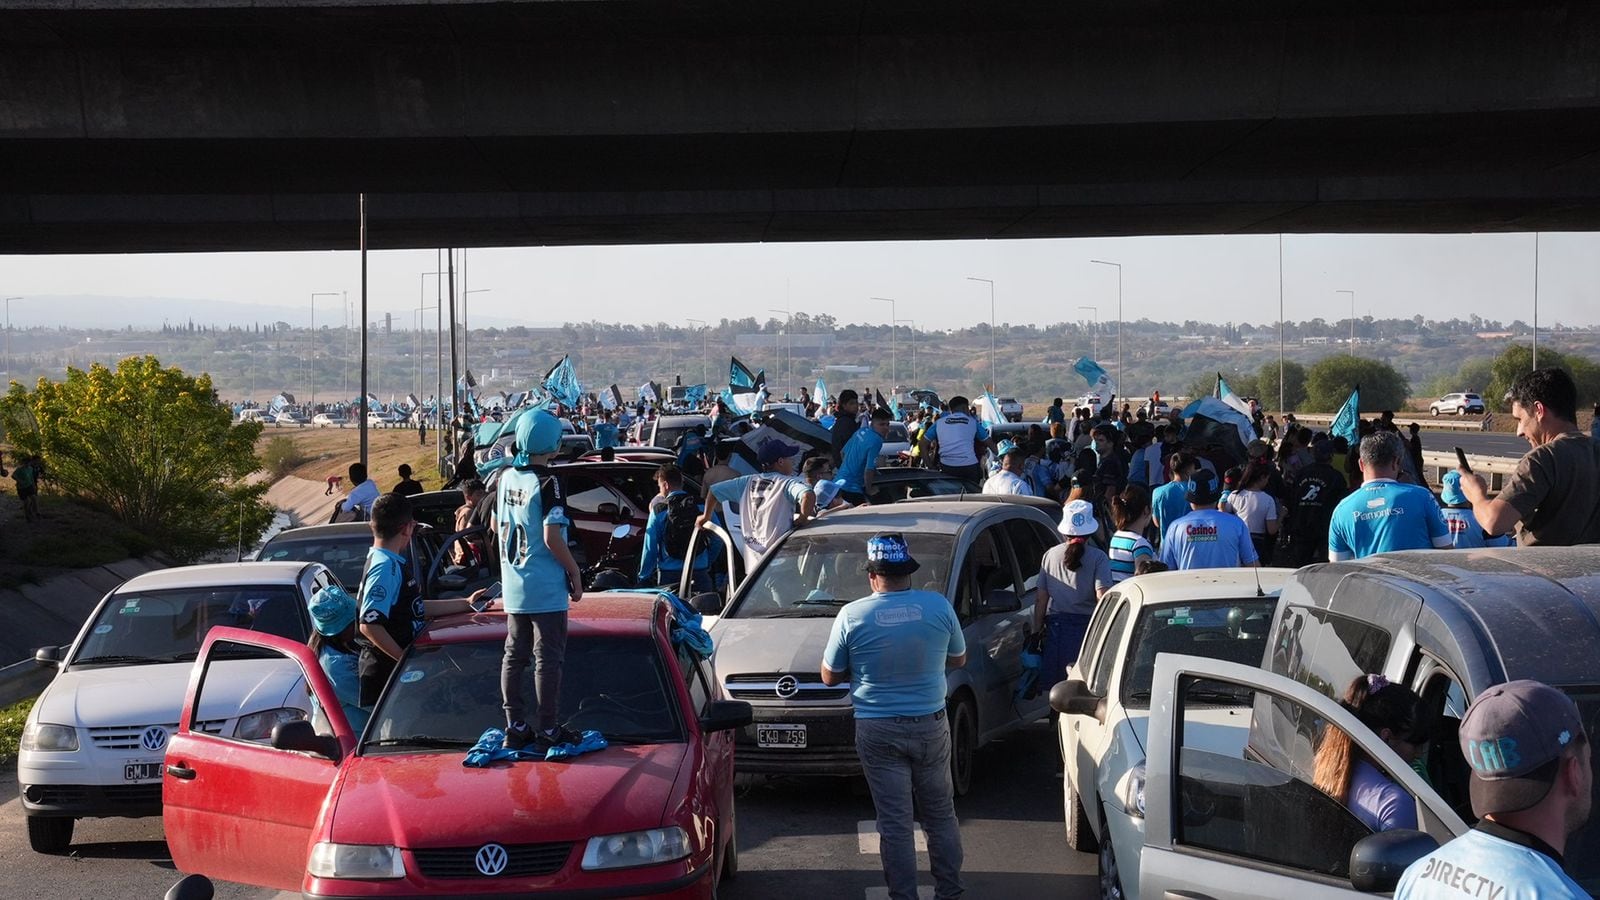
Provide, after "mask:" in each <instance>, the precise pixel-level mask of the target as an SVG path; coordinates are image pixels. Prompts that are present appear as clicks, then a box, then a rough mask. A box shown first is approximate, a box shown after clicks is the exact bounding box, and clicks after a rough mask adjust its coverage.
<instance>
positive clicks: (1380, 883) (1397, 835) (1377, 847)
mask: <svg viewBox="0 0 1600 900" xmlns="http://www.w3.org/2000/svg"><path fill="white" fill-rule="evenodd" d="M1437 849H1439V842H1438V841H1436V840H1434V839H1433V838H1432V837H1431V836H1429V835H1426V834H1424V833H1422V832H1420V831H1413V830H1411V829H1409V828H1396V829H1394V830H1393V831H1380V832H1378V833H1377V834H1369V835H1367V836H1366V837H1364V838H1362V839H1361V840H1359V841H1356V845H1355V846H1354V847H1352V848H1350V884H1351V886H1352V887H1354V888H1355V889H1356V890H1358V891H1361V892H1362V893H1364V894H1388V893H1392V892H1393V891H1394V889H1395V888H1396V887H1398V886H1399V884H1400V874H1401V873H1402V872H1404V871H1405V870H1406V867H1407V866H1409V865H1411V864H1412V863H1414V862H1416V861H1417V860H1419V859H1421V858H1423V857H1424V856H1427V855H1428V854H1429V853H1432V852H1433V851H1435V850H1437Z"/></svg>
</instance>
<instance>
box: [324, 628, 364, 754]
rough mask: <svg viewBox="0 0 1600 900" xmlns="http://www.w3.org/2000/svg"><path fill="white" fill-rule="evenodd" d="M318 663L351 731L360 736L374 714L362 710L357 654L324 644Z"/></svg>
mask: <svg viewBox="0 0 1600 900" xmlns="http://www.w3.org/2000/svg"><path fill="white" fill-rule="evenodd" d="M317 662H318V663H319V664H321V666H322V671H323V674H325V675H327V676H328V681H329V683H331V684H332V685H333V693H334V696H336V697H338V698H339V706H340V708H341V709H343V710H344V717H345V719H346V720H348V721H349V722H350V727H351V729H353V730H354V731H355V733H356V734H360V733H361V732H362V731H363V730H364V729H365V728H366V727H367V719H368V718H369V717H370V716H371V715H372V713H371V711H370V710H365V709H362V708H361V701H360V697H361V682H360V679H359V678H358V677H357V675H356V654H354V653H346V652H344V651H343V650H340V649H339V648H338V647H335V646H333V645H332V644H323V645H322V649H321V650H319V651H317Z"/></svg>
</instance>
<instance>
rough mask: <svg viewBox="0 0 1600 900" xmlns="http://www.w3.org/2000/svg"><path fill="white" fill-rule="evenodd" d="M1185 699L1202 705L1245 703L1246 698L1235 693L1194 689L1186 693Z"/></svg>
mask: <svg viewBox="0 0 1600 900" xmlns="http://www.w3.org/2000/svg"><path fill="white" fill-rule="evenodd" d="M1184 697H1185V698H1186V699H1189V700H1197V701H1199V702H1201V703H1244V702H1246V696H1245V695H1244V694H1242V693H1237V692H1234V691H1199V690H1195V689H1193V688H1190V689H1189V690H1187V691H1185V692H1184Z"/></svg>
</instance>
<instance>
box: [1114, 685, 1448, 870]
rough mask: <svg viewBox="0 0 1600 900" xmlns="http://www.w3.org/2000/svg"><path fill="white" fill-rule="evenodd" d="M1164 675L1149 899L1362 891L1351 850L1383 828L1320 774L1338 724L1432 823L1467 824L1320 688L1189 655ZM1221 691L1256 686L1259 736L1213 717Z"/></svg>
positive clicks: (1149, 806) (1153, 723)
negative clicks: (1320, 780)
mask: <svg viewBox="0 0 1600 900" xmlns="http://www.w3.org/2000/svg"><path fill="white" fill-rule="evenodd" d="M1152 684H1153V688H1154V696H1153V699H1152V706H1151V714H1150V727H1149V740H1148V748H1147V749H1148V757H1147V764H1146V781H1145V791H1144V811H1145V830H1144V848H1143V851H1142V853H1141V855H1140V857H1139V859H1138V866H1139V872H1138V884H1139V896H1141V897H1150V898H1163V900H1164V898H1169V897H1184V898H1189V900H1205V898H1212V897H1215V898H1221V897H1230V898H1239V900H1251V898H1261V900H1268V898H1273V900H1276V898H1282V897H1295V898H1296V900H1324V898H1353V897H1356V896H1362V895H1361V894H1360V892H1358V891H1356V890H1355V888H1354V887H1353V886H1352V885H1351V884H1350V881H1349V857H1350V850H1351V849H1352V848H1353V847H1354V845H1355V843H1356V842H1357V841H1359V840H1361V839H1362V838H1364V837H1366V836H1367V835H1368V834H1370V833H1371V831H1370V830H1369V829H1368V828H1367V826H1366V825H1364V824H1362V823H1361V821H1360V820H1359V819H1357V818H1356V817H1355V816H1354V815H1352V814H1351V813H1350V811H1349V810H1348V809H1346V808H1345V806H1344V804H1342V803H1340V802H1339V801H1337V800H1335V799H1334V798H1333V797H1332V796H1330V795H1329V794H1327V793H1325V792H1323V791H1322V790H1321V789H1319V788H1317V787H1316V786H1314V784H1313V781H1312V772H1313V767H1314V763H1315V757H1316V747H1317V746H1319V745H1320V744H1321V736H1322V735H1325V734H1326V733H1327V729H1331V728H1337V729H1340V730H1342V731H1343V732H1345V733H1346V734H1348V735H1349V736H1350V738H1351V739H1352V740H1353V741H1354V742H1355V745H1356V746H1357V747H1358V748H1359V749H1360V750H1361V751H1362V752H1363V753H1365V754H1366V757H1367V759H1369V760H1371V761H1372V762H1373V763H1374V764H1375V765H1376V766H1377V767H1378V768H1379V769H1380V770H1382V771H1383V773H1384V774H1385V775H1386V776H1387V777H1388V778H1389V779H1390V780H1391V781H1392V782H1394V783H1395V784H1397V785H1398V786H1399V787H1400V788H1401V789H1403V790H1404V791H1405V792H1406V793H1408V794H1410V795H1411V796H1412V797H1413V798H1414V799H1415V800H1416V801H1417V821H1418V824H1419V826H1420V830H1422V831H1425V832H1427V833H1428V834H1429V835H1431V836H1432V837H1433V838H1435V839H1436V840H1438V841H1439V842H1441V843H1442V842H1444V841H1447V840H1449V839H1450V838H1452V837H1454V836H1455V835H1457V834H1460V833H1462V832H1464V831H1465V830H1466V825H1465V824H1464V823H1463V822H1462V821H1461V819H1460V818H1459V817H1458V816H1457V815H1456V814H1455V813H1454V812H1452V811H1451V810H1450V808H1449V807H1448V805H1446V804H1445V803H1444V802H1443V801H1442V800H1441V799H1440V798H1439V797H1438V795H1437V794H1435V793H1434V792H1433V790H1432V789H1431V788H1429V787H1428V786H1427V784H1426V783H1425V782H1424V781H1423V780H1422V779H1421V777H1419V776H1418V775H1417V774H1416V773H1415V772H1413V771H1412V770H1411V768H1410V767H1409V766H1408V765H1407V764H1406V763H1405V761H1403V760H1402V759H1401V758H1400V757H1399V756H1397V755H1396V754H1395V753H1394V751H1393V750H1391V749H1389V747H1388V746H1387V745H1386V744H1384V743H1383V742H1382V741H1381V740H1379V739H1378V737H1377V736H1376V735H1375V734H1373V733H1372V732H1371V731H1370V730H1368V729H1367V728H1366V727H1365V726H1364V725H1362V724H1361V723H1360V721H1358V720H1357V719H1356V718H1355V716H1354V715H1352V714H1351V713H1350V712H1349V711H1348V710H1346V709H1345V708H1344V707H1342V706H1340V705H1339V704H1338V703H1337V702H1335V701H1334V700H1332V699H1331V698H1329V697H1327V696H1326V695H1324V694H1322V693H1320V692H1318V691H1317V690H1315V689H1313V688H1311V687H1308V686H1306V685H1303V684H1299V683H1296V682H1293V681H1290V680H1288V679H1286V678H1283V677H1281V676H1277V675H1273V674H1271V673H1269V672H1265V671H1262V670H1261V669H1257V668H1254V667H1251V666H1244V665H1240V664H1238V663H1230V662H1223V661H1220V660H1210V659H1201V658H1198V657H1193V656H1183V655H1178V654H1162V655H1160V656H1158V657H1157V658H1156V668H1155V678H1154V681H1153V683H1152ZM1218 690H1224V691H1235V692H1236V691H1240V690H1244V691H1250V692H1252V693H1253V701H1254V702H1253V705H1252V707H1251V720H1250V724H1249V726H1248V728H1247V729H1244V730H1245V731H1247V734H1240V733H1239V732H1240V730H1241V729H1240V728H1239V727H1238V726H1235V727H1233V728H1231V729H1230V728H1229V727H1227V726H1225V725H1218V724H1216V720H1215V716H1214V715H1211V716H1208V714H1207V708H1206V702H1205V698H1206V697H1207V695H1208V694H1214V693H1215V692H1216V691H1218ZM1241 748H1242V749H1241ZM1131 862H1132V860H1128V861H1126V862H1125V863H1124V864H1128V863H1131Z"/></svg>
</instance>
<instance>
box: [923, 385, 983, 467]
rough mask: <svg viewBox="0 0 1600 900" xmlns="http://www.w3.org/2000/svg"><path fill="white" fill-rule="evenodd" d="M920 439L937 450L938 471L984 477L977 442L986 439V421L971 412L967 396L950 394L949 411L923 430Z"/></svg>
mask: <svg viewBox="0 0 1600 900" xmlns="http://www.w3.org/2000/svg"><path fill="white" fill-rule="evenodd" d="M922 440H923V441H924V442H926V443H927V444H928V445H929V446H931V447H934V448H936V449H937V450H938V452H939V471H941V472H945V473H948V474H951V475H955V476H957V477H959V478H965V479H967V480H968V481H971V482H973V483H977V482H980V481H982V480H983V468H982V467H981V466H980V465H978V444H980V443H984V442H986V441H988V440H989V423H987V422H985V421H983V420H982V419H980V418H978V417H976V416H974V415H972V413H971V412H970V411H969V410H968V404H967V398H965V397H951V398H950V411H949V412H947V413H945V414H944V415H943V416H940V417H939V418H938V419H937V420H936V421H934V423H933V424H932V425H929V426H928V427H927V428H926V429H924V430H923V432H922Z"/></svg>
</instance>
